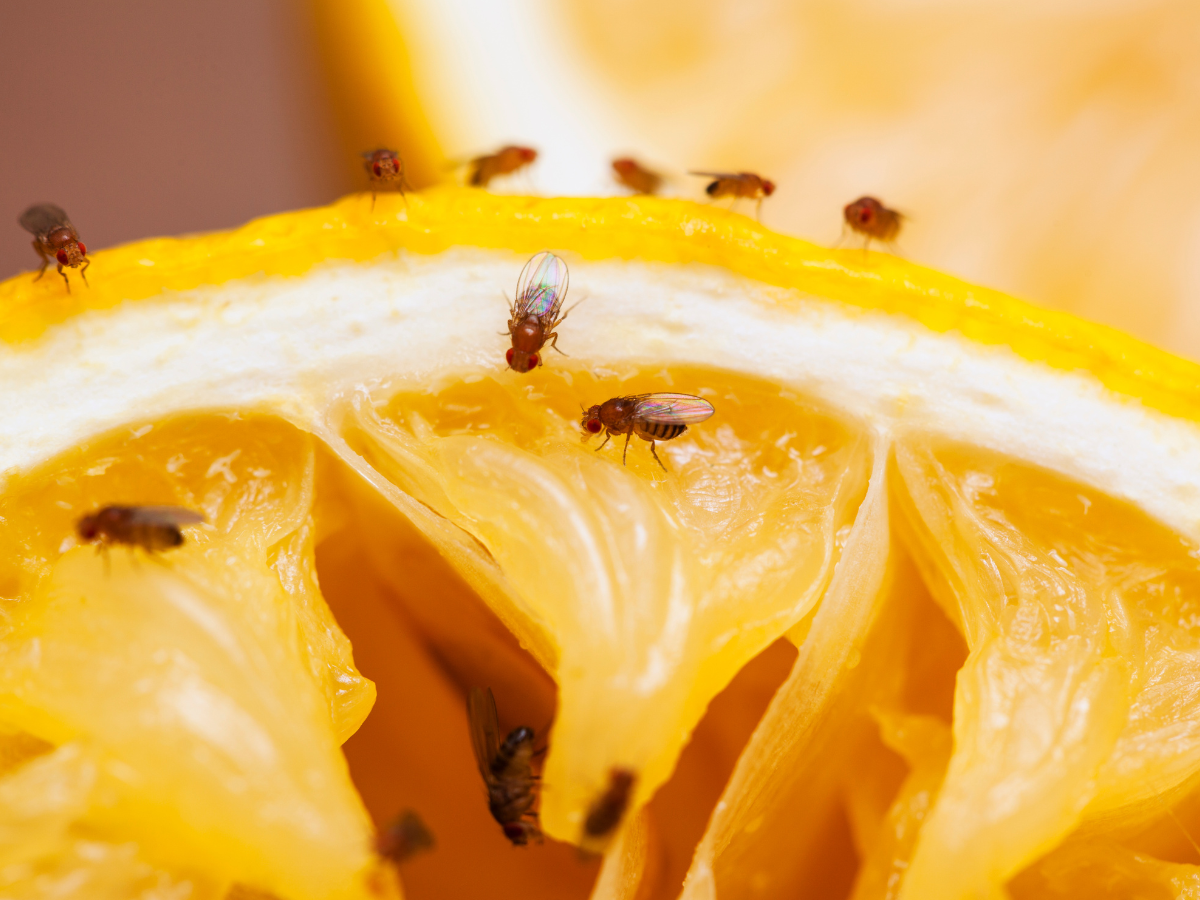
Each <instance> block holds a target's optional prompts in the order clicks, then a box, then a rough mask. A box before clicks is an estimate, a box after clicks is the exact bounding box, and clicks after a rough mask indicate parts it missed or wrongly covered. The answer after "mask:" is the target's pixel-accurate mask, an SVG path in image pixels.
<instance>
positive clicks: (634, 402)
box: [580, 394, 713, 472]
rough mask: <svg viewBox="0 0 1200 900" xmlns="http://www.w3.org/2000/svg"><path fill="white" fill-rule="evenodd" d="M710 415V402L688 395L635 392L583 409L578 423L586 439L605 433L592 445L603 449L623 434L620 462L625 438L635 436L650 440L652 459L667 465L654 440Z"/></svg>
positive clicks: (668, 436) (666, 437)
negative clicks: (655, 448)
mask: <svg viewBox="0 0 1200 900" xmlns="http://www.w3.org/2000/svg"><path fill="white" fill-rule="evenodd" d="M712 414H713V407H712V404H711V403H709V402H708V401H707V400H704V399H702V398H700V397H694V396H692V395H691V394H635V395H633V396H631V397H614V398H613V399H611V400H606V401H604V402H603V403H601V404H600V405H599V406H593V407H591V408H590V409H588V410H586V411H585V412H584V414H583V419H582V420H581V421H580V425H581V426H582V427H583V430H584V432H585V433H584V436H583V439H584V440H585V441H586V440H587V439H588V438H589V437H590V436H591V435H593V434H599V433H600V432H601V431H605V432H607V433H606V434H605V436H604V443H602V444H601V445H600V446H599V447H597V448H596V450H597V451H599V450H601V449H603V447H604V444H607V443H608V442H609V439H610V438H612V436H613V435H615V434H623V435H625V449H624V451H623V452H622V453H621V464H622V465H624V463H625V457H626V456H627V455H628V454H629V439H630V438H631V437H632V436H633V435H635V434H636V435H637V436H638V437H640V438H641V439H642V440H643V441H649V442H650V453H651V455H652V456H653V457H654V461H655V462H657V463H658V464H659V465H660V466H662V468H663V471H664V472H665V471H666V470H667V467H666V466H664V465H663V461H662V460H661V459H659V458H658V454H657V453H656V452H655V451H654V443H655V442H656V441H671V440H674V439H675V438H677V437H679V436H680V435H681V434H683V433H684V432H685V431H687V427H688V426H689V425H695V424H697V423H698V422H703V421H704V420H705V419H707V418H709V417H710V416H711V415H712Z"/></svg>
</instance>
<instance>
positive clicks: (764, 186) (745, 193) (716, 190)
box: [688, 172, 775, 217]
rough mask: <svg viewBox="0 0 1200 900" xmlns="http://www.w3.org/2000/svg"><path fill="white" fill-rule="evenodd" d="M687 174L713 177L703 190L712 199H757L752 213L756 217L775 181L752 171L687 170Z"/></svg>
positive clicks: (773, 188) (773, 190) (769, 194)
mask: <svg viewBox="0 0 1200 900" xmlns="http://www.w3.org/2000/svg"><path fill="white" fill-rule="evenodd" d="M688 174H689V175H699V176H701V177H703V178H711V179H713V181H712V182H711V183H710V184H709V185H708V187H706V188H705V189H704V192H705V193H706V194H708V196H710V197H712V198H713V199H714V200H716V199H718V198H720V197H733V198H734V201H735V202H736V201H737V200H738V199H739V198H743V197H744V198H745V199H747V200H757V201H758V203H757V205H756V206H755V213H754V214H755V216H756V217H759V216H761V213H762V202H763V198H764V197H770V196H771V195H772V194H773V193H775V182H773V181H768V180H767V179H765V178H763V177H762V176H761V175H755V174H754V173H753V172H688Z"/></svg>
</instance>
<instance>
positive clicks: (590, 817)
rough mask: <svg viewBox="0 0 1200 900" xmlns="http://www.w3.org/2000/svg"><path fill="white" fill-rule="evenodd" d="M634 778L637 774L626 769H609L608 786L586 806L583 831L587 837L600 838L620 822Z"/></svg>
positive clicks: (635, 778) (631, 791)
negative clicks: (586, 812)
mask: <svg viewBox="0 0 1200 900" xmlns="http://www.w3.org/2000/svg"><path fill="white" fill-rule="evenodd" d="M636 780H637V776H636V775H634V773H633V772H631V771H629V770H628V769H619V768H618V769H612V770H611V771H609V773H608V787H607V788H605V789H604V793H603V794H601V795H600V796H599V797H597V798H596V800H595V802H593V803H592V805H591V806H590V807H588V814H587V818H586V819H584V820H583V833H584V834H585V835H586V836H587V837H589V838H602V837H604V836H605V835H607V834H608V833H609V832H611V831H612V830H613V829H614V828H616V827H617V825H619V824H620V822H621V817H622V816H624V815H625V810H626V809H627V808H628V807H629V799H630V797H631V796H632V794H633V784H634V782H635V781H636Z"/></svg>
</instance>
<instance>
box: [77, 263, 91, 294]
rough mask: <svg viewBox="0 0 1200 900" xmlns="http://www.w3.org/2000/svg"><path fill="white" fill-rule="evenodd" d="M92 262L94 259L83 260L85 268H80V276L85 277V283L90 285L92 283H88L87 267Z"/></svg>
mask: <svg viewBox="0 0 1200 900" xmlns="http://www.w3.org/2000/svg"><path fill="white" fill-rule="evenodd" d="M91 264H92V261H91V260H90V259H85V260H84V261H83V268H82V269H80V270H79V277H80V278H82V279H83V283H84V284H85V285H87V286H88V287H91V285H90V284H88V280H87V267H88V266H90V265H91Z"/></svg>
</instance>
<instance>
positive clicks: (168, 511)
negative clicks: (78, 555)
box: [75, 506, 204, 553]
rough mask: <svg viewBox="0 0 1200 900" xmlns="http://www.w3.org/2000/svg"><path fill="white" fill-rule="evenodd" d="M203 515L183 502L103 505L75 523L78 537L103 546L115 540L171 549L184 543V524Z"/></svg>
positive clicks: (154, 550)
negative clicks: (174, 504) (179, 504)
mask: <svg viewBox="0 0 1200 900" xmlns="http://www.w3.org/2000/svg"><path fill="white" fill-rule="evenodd" d="M203 521H204V516H202V515H200V513H198V512H192V510H190V509H184V508H183V507H182V506H102V507H101V508H100V509H98V510H96V511H95V512H91V513H88V514H87V515H86V516H83V517H82V518H80V520H79V521H78V522H77V523H76V525H75V531H76V533H77V534H78V535H79V539H80V540H81V541H83V542H84V543H89V544H90V543H95V544H97V545H98V546H99V547H100V548H101V549H103V548H106V547H108V546H110V545H114V544H125V545H126V546H129V547H141V548H142V549H143V550H146V551H147V552H150V553H154V552H156V551H159V550H170V549H171V548H172V547H178V546H179V545H180V544H182V543H183V532H182V531H181V530H180V529H181V528H182V527H183V526H185V525H195V524H197V523H199V522H203Z"/></svg>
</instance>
